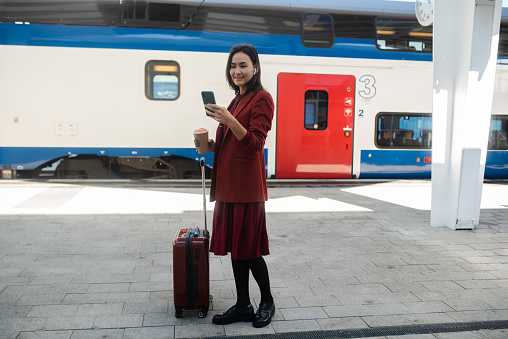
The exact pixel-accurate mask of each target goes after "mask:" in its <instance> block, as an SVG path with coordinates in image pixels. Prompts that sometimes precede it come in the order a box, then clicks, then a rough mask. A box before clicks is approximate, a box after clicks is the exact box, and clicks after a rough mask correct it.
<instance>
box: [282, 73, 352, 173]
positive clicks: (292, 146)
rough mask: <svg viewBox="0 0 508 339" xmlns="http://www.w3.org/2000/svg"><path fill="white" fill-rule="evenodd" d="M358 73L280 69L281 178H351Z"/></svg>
mask: <svg viewBox="0 0 508 339" xmlns="http://www.w3.org/2000/svg"><path fill="white" fill-rule="evenodd" d="M354 93H355V77H354V76H352V75H330V74H301V73H280V74H279V75H278V86H277V141H276V143H277V153H276V168H275V171H276V172H275V175H276V177H277V178H351V173H352V161H353V123H354Z"/></svg>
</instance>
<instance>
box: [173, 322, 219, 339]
mask: <svg viewBox="0 0 508 339" xmlns="http://www.w3.org/2000/svg"><path fill="white" fill-rule="evenodd" d="M224 335H226V332H225V330H224V326H217V325H213V324H206V325H194V324H189V325H185V326H178V325H177V326H175V338H202V337H215V336H224Z"/></svg>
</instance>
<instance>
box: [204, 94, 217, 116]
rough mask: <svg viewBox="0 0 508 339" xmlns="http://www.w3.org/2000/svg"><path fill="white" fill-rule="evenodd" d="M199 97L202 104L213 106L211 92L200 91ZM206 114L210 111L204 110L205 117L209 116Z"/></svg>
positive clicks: (213, 101) (213, 100) (213, 98)
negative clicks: (201, 99)
mask: <svg viewBox="0 0 508 339" xmlns="http://www.w3.org/2000/svg"><path fill="white" fill-rule="evenodd" d="M201 97H202V98H203V104H205V105H206V104H215V96H214V95H213V92H212V91H202V92H201ZM208 112H210V110H209V109H207V108H205V113H206V115H208V116H210V114H208Z"/></svg>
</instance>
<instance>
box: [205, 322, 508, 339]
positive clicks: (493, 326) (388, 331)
mask: <svg viewBox="0 0 508 339" xmlns="http://www.w3.org/2000/svg"><path fill="white" fill-rule="evenodd" d="M504 328H508V320H492V321H475V322H467V323H442V324H422V325H406V326H385V327H371V328H362V329H352V330H335V331H310V332H291V333H277V334H260V335H250V336H231V337H210V338H208V339H219V338H228V339H250V338H252V339H274V338H277V339H332V338H368V337H383V336H396V335H408V334H432V333H446V332H471V331H480V330H497V329H504Z"/></svg>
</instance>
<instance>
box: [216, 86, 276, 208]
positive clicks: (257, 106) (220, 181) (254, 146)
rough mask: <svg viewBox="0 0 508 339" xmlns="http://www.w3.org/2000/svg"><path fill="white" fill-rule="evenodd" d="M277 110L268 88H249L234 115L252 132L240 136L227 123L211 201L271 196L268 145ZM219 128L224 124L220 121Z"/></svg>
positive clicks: (246, 200)
mask: <svg viewBox="0 0 508 339" xmlns="http://www.w3.org/2000/svg"><path fill="white" fill-rule="evenodd" d="M233 102H234V100H233V101H231V103H230V104H229V106H228V110H229V109H231V107H232V105H233ZM273 110H274V104H273V99H272V96H271V95H270V94H269V93H268V92H266V91H264V90H261V91H258V92H255V93H254V92H249V93H247V94H245V96H244V97H243V98H242V99H241V100H240V102H239V103H238V106H237V107H236V109H235V112H234V113H233V116H234V117H235V118H236V119H237V120H238V121H239V122H240V124H242V126H243V127H245V129H246V130H247V131H248V133H247V135H246V136H245V138H243V139H242V140H238V139H237V138H236V136H235V135H234V134H233V132H232V131H231V130H230V128H229V126H226V130H225V132H224V139H223V140H222V143H221V144H218V143H217V140H216V143H215V145H216V146H215V150H214V152H215V154H214V158H213V169H212V186H211V190H210V201H215V200H217V201H222V202H235V203H247V202H261V201H266V200H268V190H267V188H266V168H265V153H264V146H265V139H266V135H267V134H268V131H269V130H270V129H271V128H272V119H273ZM218 128H224V127H223V125H219V127H218ZM249 132H250V133H249Z"/></svg>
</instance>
